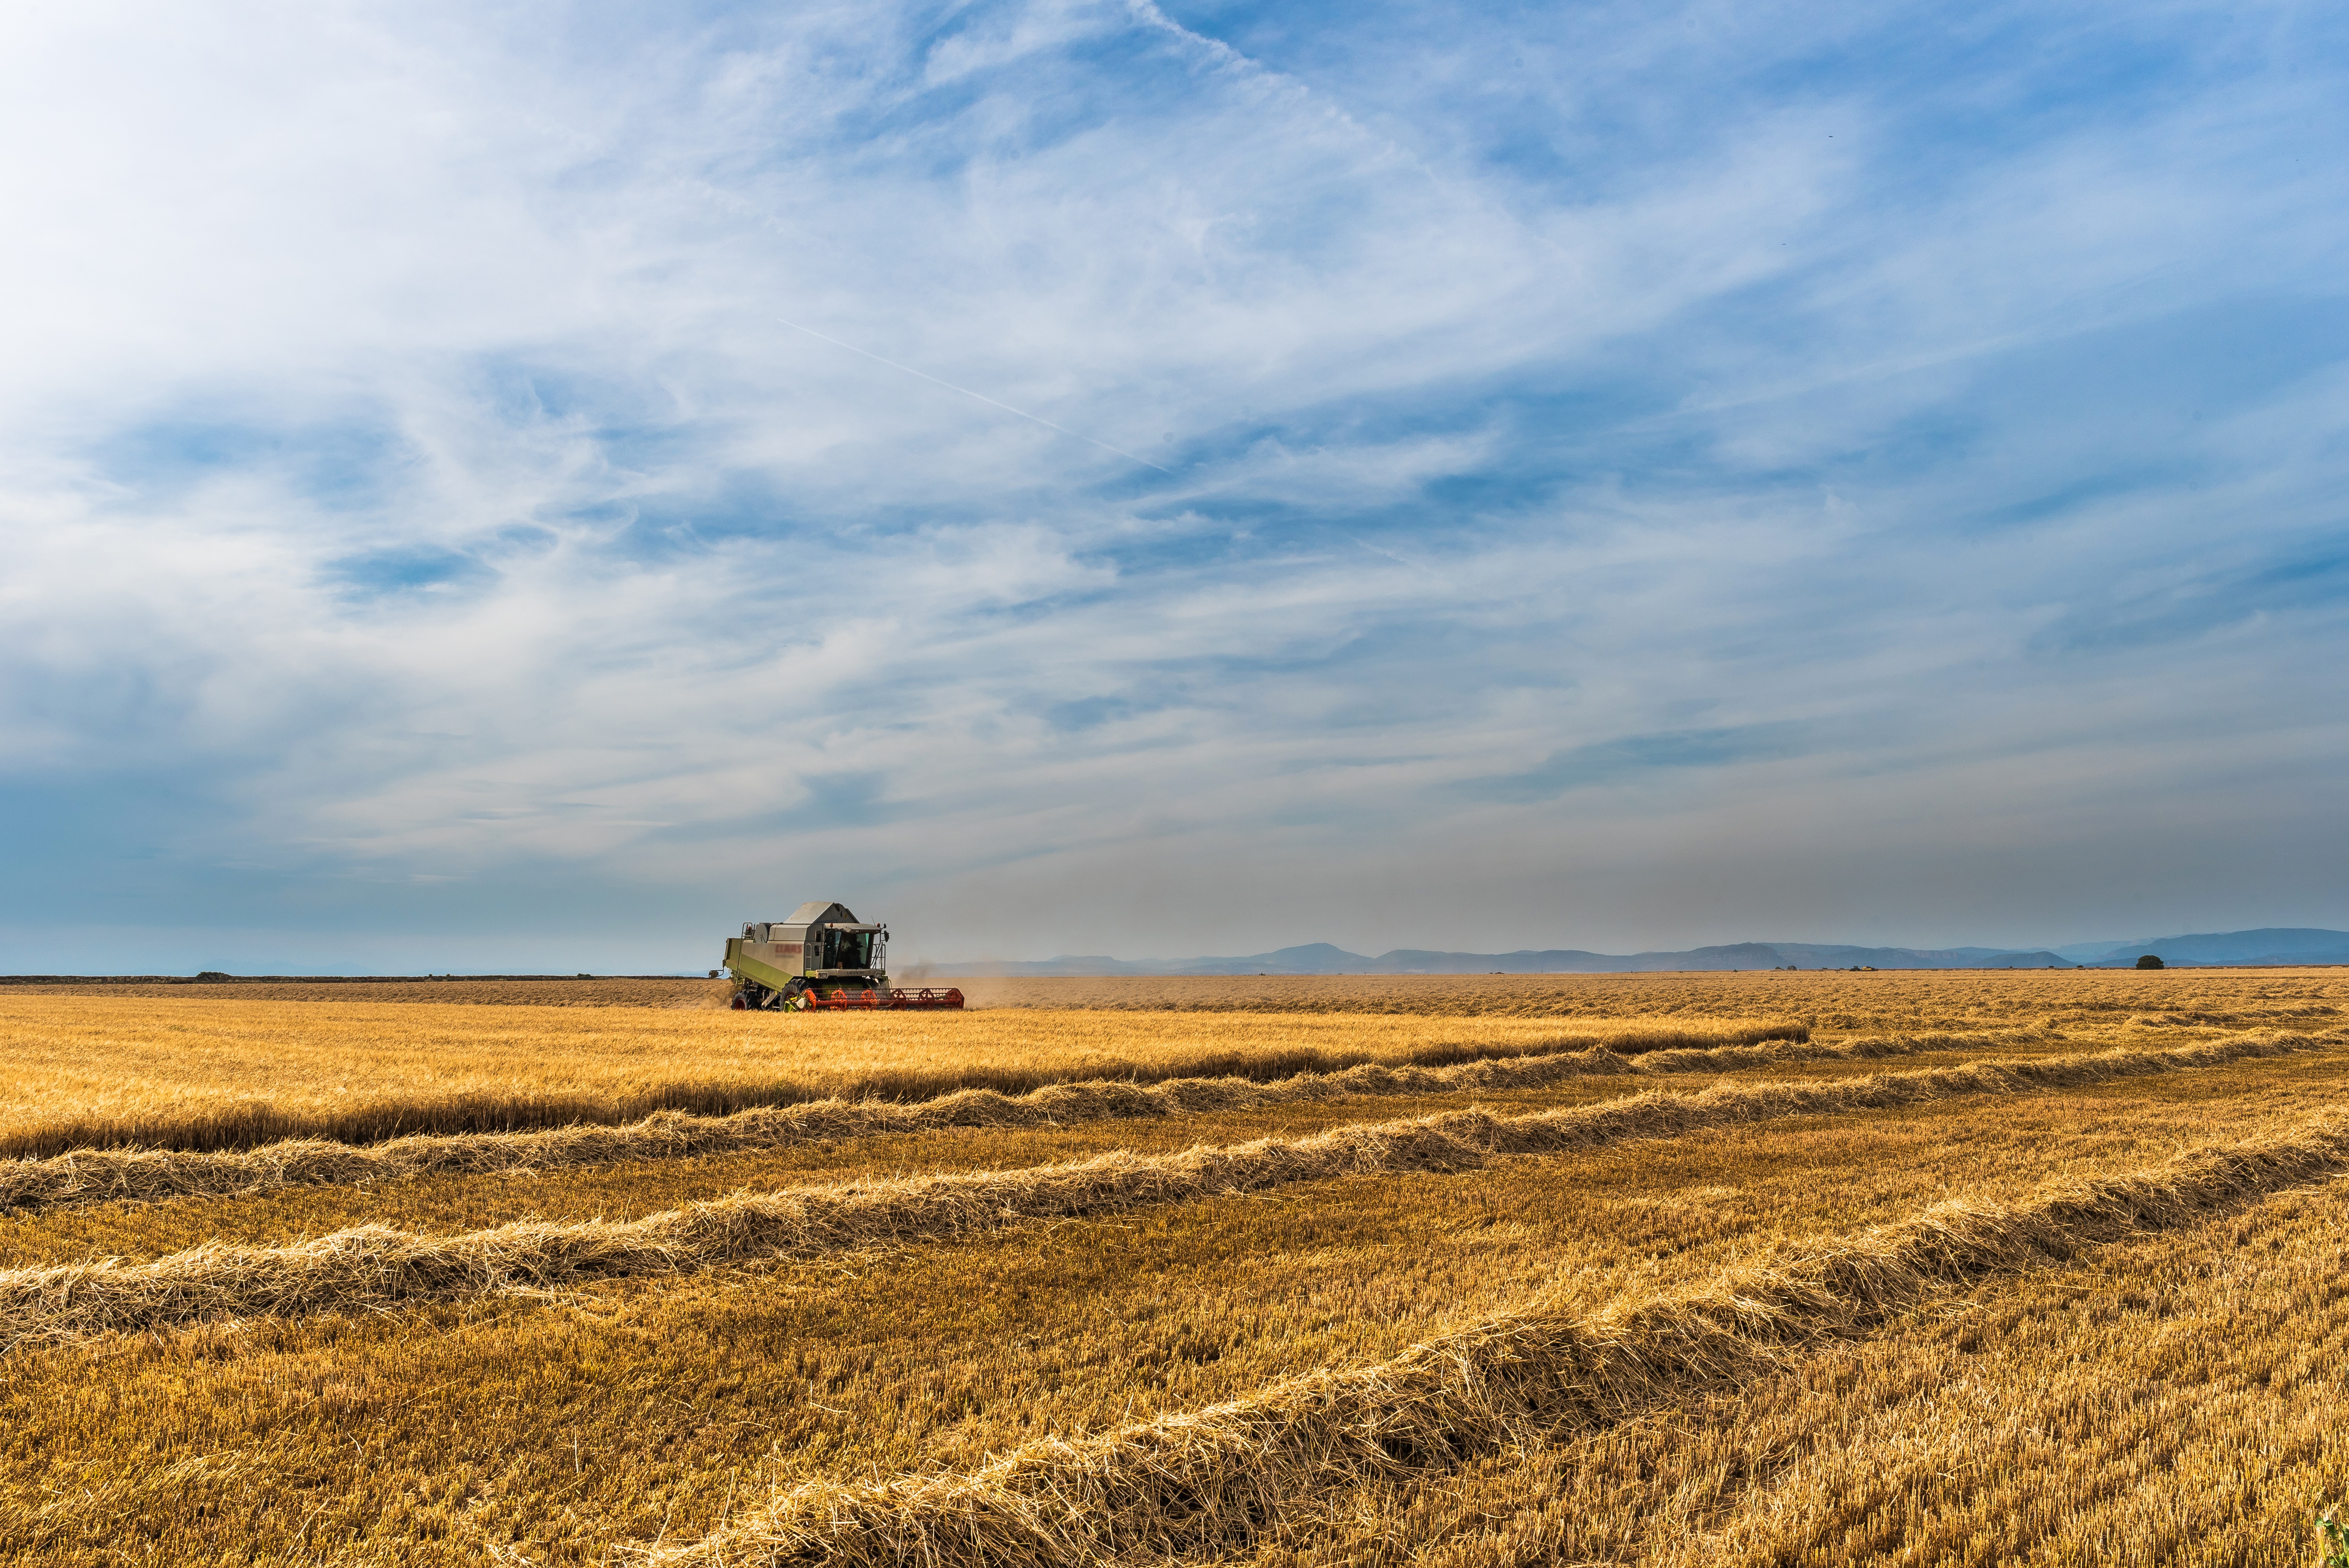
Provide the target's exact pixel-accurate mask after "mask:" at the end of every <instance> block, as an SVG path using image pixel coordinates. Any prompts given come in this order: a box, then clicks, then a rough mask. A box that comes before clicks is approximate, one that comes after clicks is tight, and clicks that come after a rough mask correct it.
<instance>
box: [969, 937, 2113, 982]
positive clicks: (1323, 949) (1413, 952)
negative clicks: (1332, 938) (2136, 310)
mask: <svg viewBox="0 0 2349 1568" xmlns="http://www.w3.org/2000/svg"><path fill="white" fill-rule="evenodd" d="M2136 957H2137V955H2136V954H2134V953H2132V954H2130V955H2129V961H2130V962H2131V963H2135V962H2136ZM1785 965H1794V966H1795V967H1796V968H1798V969H1849V968H1852V967H1854V966H1855V965H1872V966H1874V967H1875V968H1878V969H2046V968H2051V967H2063V968H2069V967H2071V965H2070V964H2069V963H2068V962H2067V961H2066V960H2064V959H2062V958H2058V957H2057V956H2056V955H2055V954H2053V953H2050V952H2047V951H2045V950H2044V949H2040V948H2033V949H2031V950H2029V951H2027V952H2025V951H2011V950H2008V949H2004V948H1997V947H1951V948H1914V947H1847V946H1837V945H1833V944H1818V943H1808V942H1739V943H1733V944H1729V945H1727V946H1722V947H1692V948H1689V949H1686V950H1684V951H1680V952H1672V953H1586V952H1583V951H1582V950H1580V949H1579V948H1551V949H1546V950H1544V951H1541V952H1533V951H1520V952H1516V953H1437V952H1432V951H1429V950H1427V949H1423V948H1413V947H1398V948H1393V949H1391V950H1390V951H1388V952H1385V953H1381V954H1377V955H1375V956H1372V955H1370V954H1361V953H1349V952H1347V951H1346V950H1345V949H1344V948H1342V947H1333V946H1331V945H1330V944H1329V943H1326V942H1311V943H1307V944H1304V945H1303V946H1300V947H1281V948H1276V949H1275V950H1273V951H1272V952H1270V953H1251V954H1244V955H1241V956H1239V957H1234V958H1180V959H1148V958H1145V959H1122V958H1107V957H1081V958H1079V957H1071V958H1046V959H1040V960H1032V961H1018V960H1003V959H986V960H981V961H979V962H977V963H967V964H933V965H930V966H929V967H930V968H931V970H932V971H934V972H935V973H936V974H939V975H1005V976H1019V977H1044V976H1050V975H1492V974H1500V975H1624V974H1653V973H1656V972H1659V971H1663V970H1682V971H1685V970H1703V971H1720V972H1725V971H1729V970H1740V969H1777V968H1782V967H1785Z"/></svg>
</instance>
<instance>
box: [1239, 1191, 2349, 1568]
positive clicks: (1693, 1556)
mask: <svg viewBox="0 0 2349 1568" xmlns="http://www.w3.org/2000/svg"><path fill="white" fill-rule="evenodd" d="M2344 1189H2349V1183H2344V1182H2341V1181H2324V1182H2321V1183H2319V1184H2317V1185H2316V1186H2313V1187H2308V1188H2298V1189H2293V1190H2291V1191H2285V1192H2282V1193H2279V1194H2276V1195H2274V1196H2271V1197H2268V1198H2266V1199H2264V1200H2261V1202H2257V1203H2255V1204H2253V1205H2251V1207H2249V1208H2248V1209H2247V1210H2246V1211H2245V1212H2242V1213H2241V1214H2240V1215H2238V1216H2236V1217H2233V1218H2230V1219H2228V1220H2223V1221H2220V1222H2215V1223H2212V1224H2208V1225H2201V1226H2193V1227H2189V1228H2188V1229H2186V1230H2183V1231H2177V1232H2169V1233H2159V1234H2156V1235H2153V1236H2148V1237H2146V1238H2143V1239H2123V1240H2121V1241H2118V1242H2116V1243H2112V1244H2110V1245H2108V1246H2106V1247H2103V1248H2099V1249H2097V1250H2095V1252H2093V1253H2088V1254H2086V1255H2085V1256H2084V1257H2082V1258H2081V1259H2080V1260H2079V1261H2077V1262H2075V1264H2072V1265H2071V1266H2069V1267H2062V1266H2051V1267H2045V1268H2033V1269H2030V1270H2028V1271H2027V1272H2026V1273H2024V1274H2023V1275H2022V1276H2021V1277H2020V1278H2014V1277H1996V1278H1992V1279H1991V1280H1988V1281H1985V1282H1984V1283H1982V1284H1978V1285H1976V1286H1975V1287H1974V1288H1973V1289H1971V1290H1970V1291H1963V1292H1958V1293H1952V1294H1951V1295H1939V1294H1937V1295H1933V1296H1931V1297H1929V1298H1927V1300H1926V1302H1925V1303H1923V1304H1921V1305H1920V1308H1919V1309H1918V1310H1914V1311H1912V1312H1910V1313H1909V1314H1908V1315H1905V1316H1904V1317H1903V1318H1902V1319H1901V1320H1900V1321H1899V1322H1898V1323H1897V1324H1893V1325H1888V1326H1886V1328H1885V1329H1884V1330H1882V1331H1879V1332H1878V1333H1877V1334H1874V1335H1871V1336H1866V1337H1864V1338H1859V1339H1854V1340H1844V1341H1837V1342H1830V1343H1828V1344H1826V1345H1824V1346H1820V1347H1819V1348H1818V1349H1817V1350H1816V1351H1815V1352H1813V1353H1812V1354H1808V1355H1804V1356H1797V1357H1789V1358H1787V1359H1786V1360H1785V1362H1784V1363H1783V1364H1781V1365H1779V1366H1778V1367H1775V1368H1770V1367H1762V1368H1759V1370H1761V1371H1762V1372H1763V1373H1764V1375H1763V1376H1760V1377H1749V1378H1741V1379H1739V1380H1738V1381H1737V1382H1736V1383H1735V1384H1734V1385H1733V1386H1732V1387H1724V1388H1721V1389H1717V1390H1714V1391H1712V1392H1710V1393H1709V1394H1706V1395H1704V1396H1703V1397H1702V1398H1692V1399H1676V1400H1671V1401H1669V1402H1665V1403H1663V1404H1660V1405H1659V1406H1657V1407H1656V1408H1653V1409H1651V1410H1650V1411H1648V1412H1646V1413H1644V1414H1640V1415H1635V1416H1634V1417H1632V1418H1630V1419H1629V1420H1626V1421H1623V1422H1621V1423H1619V1424H1616V1425H1612V1426H1608V1427H1602V1428H1599V1429H1592V1430H1587V1431H1583V1432H1579V1433H1574V1434H1569V1435H1568V1436H1567V1437H1565V1438H1564V1439H1563V1440H1560V1441H1557V1442H1555V1443H1550V1444H1545V1445H1529V1446H1527V1447H1525V1448H1519V1449H1508V1450H1504V1451H1502V1452H1499V1453H1495V1454H1494V1455H1492V1456H1490V1457H1489V1458H1487V1459H1485V1460H1475V1461H1471V1462H1470V1463H1469V1464H1467V1465H1464V1467H1462V1469H1461V1470H1458V1471H1456V1472H1454V1473H1451V1474H1444V1475H1436V1476H1427V1477H1418V1478H1413V1479H1412V1480H1406V1481H1402V1482H1400V1483H1387V1482H1372V1483H1371V1484H1369V1485H1367V1486H1364V1487H1361V1488H1358V1489H1354V1490H1353V1491H1347V1492H1341V1493H1338V1494H1333V1495H1331V1496H1328V1497H1325V1498H1322V1499H1320V1500H1319V1501H1318V1503H1317V1506H1316V1509H1315V1510H1314V1512H1315V1513H1316V1514H1318V1515H1319V1519H1318V1520H1308V1519H1304V1518H1296V1519H1293V1520H1292V1521H1291V1522H1290V1525H1291V1527H1290V1528H1281V1527H1279V1526H1276V1527H1275V1528H1273V1529H1270V1530H1268V1532H1266V1536H1265V1538H1264V1539H1263V1542H1262V1544H1261V1545H1260V1547H1259V1549H1258V1551H1257V1553H1254V1554H1253V1555H1252V1556H1251V1558H1250V1559H1249V1561H1250V1563H1252V1564H1253V1568H1354V1565H1355V1564H1358V1563H1367V1562H1385V1563H1404V1562H1407V1563H1413V1564H1415V1565H1417V1568H1490V1565H1491V1564H1494V1563H1642V1564H1647V1565H1649V1568H1780V1565H1782V1564H1788V1563H1806V1564H1818V1563H1931V1564H1933V1565H1934V1568H2006V1565H2008V1564H2012V1563H2042V1564H2057V1563H2078V1564H2086V1563H2161V1564H2165V1565H2168V1564H2176V1565H2180V1568H2184V1565H2188V1564H2191V1565H2194V1568H2205V1565H2207V1568H2220V1565H2224V1568H2302V1565H2303V1564H2305V1563H2307V1562H2308V1561H2309V1556H2308V1553H2307V1551H2306V1542H2307V1538H2308V1533H2309V1523H2310V1521H2311V1520H2313V1518H2314V1517H2315V1516H2316V1514H2317V1513H2318V1512H2319V1511H2323V1510H2325V1509H2329V1508H2333V1507H2335V1506H2337V1505H2338V1504H2339V1502H2340V1500H2341V1497H2342V1493H2343V1490H2344V1477H2349V1429H2344V1426H2343V1423H2342V1421H2341V1418H2340V1399H2341V1370H2340V1368H2341V1357H2342V1348H2343V1346H2344V1341H2349V1289H2344V1283H2343V1270H2344V1265H2349V1249H2344V1245H2343V1241H2342V1237H2343V1227H2344V1222H2349V1190H2344Z"/></svg>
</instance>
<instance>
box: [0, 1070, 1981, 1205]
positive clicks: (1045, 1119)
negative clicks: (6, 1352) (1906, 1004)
mask: <svg viewBox="0 0 2349 1568" xmlns="http://www.w3.org/2000/svg"><path fill="white" fill-rule="evenodd" d="M1999 1043H2000V1042H1999V1041H1997V1040H1996V1039H1994V1038H1992V1037H1986V1036H1962V1037H1961V1036H1950V1035H1928V1036H1918V1037H1907V1038H1901V1039H1889V1040H1888V1039H1863V1040H1851V1041H1847V1042H1845V1043H1843V1044H1840V1045H1818V1044H1806V1043H1803V1042H1800V1041H1779V1042H1775V1043H1773V1044H1770V1045H1763V1046H1723V1047H1715V1048H1713V1049H1709V1050H1692V1049H1687V1048H1680V1049H1672V1050H1659V1051H1653V1052H1650V1053H1647V1054H1643V1055H1640V1056H1628V1057H1627V1056H1624V1055H1622V1054H1620V1053H1619V1052H1618V1051H1616V1050H1613V1049H1611V1048H1609V1047H1605V1046H1600V1047H1595V1048H1593V1049H1590V1050H1587V1051H1575V1052H1568V1053H1561V1054H1558V1055H1555V1056H1536V1057H1501V1058H1486V1059H1484V1060H1479V1061H1470V1062H1458V1063H1454V1065H1453V1066H1451V1067H1444V1068H1423V1067H1411V1066H1406V1067H1400V1068H1391V1067H1385V1066H1380V1065H1371V1064H1365V1065H1363V1066H1361V1067H1353V1068H1346V1069H1344V1070H1343V1071H1340V1072H1319V1073H1299V1074H1297V1075H1296V1076H1294V1077H1292V1078H1280V1079H1277V1080H1275V1081H1273V1082H1271V1083H1257V1082H1255V1081H1253V1080H1251V1079H1248V1078H1170V1079H1167V1080H1166V1081H1164V1082H1163V1083H1156V1084H1150V1085H1140V1084H1134V1083H1130V1082H1114V1081H1100V1080H1096V1081H1092V1082H1088V1083H1077V1084H1054V1085H1051V1086H1050V1087H1049V1088H1040V1089H1036V1090H1033V1091H1031V1092H1030V1093H1028V1094H1024V1095H1019V1096H1011V1095H1005V1094H1001V1093H999V1092H998V1091H996V1090H994V1089H963V1090H960V1091H957V1092H956V1093H953V1094H948V1095H943V1096H941V1097H939V1098H938V1099H927V1100H916V1101H913V1102H910V1103H908V1102H903V1101H896V1100H873V1099H866V1100H844V1099H824V1100H815V1101H812V1102H808V1103H805V1104H801V1105H792V1106H778V1107H760V1108H757V1109H750V1110H744V1111H737V1112H735V1113H734V1114H733V1115H732V1116H724V1117H712V1116H696V1115H694V1114H692V1113H691V1112H688V1111H677V1110H667V1111H657V1112H655V1113H654V1114H653V1115H651V1116H648V1117H647V1118H646V1119H644V1120H642V1121H638V1122H634V1123H631V1124H629V1125H627V1126H625V1127H599V1126H595V1125H593V1124H589V1125H584V1126H572V1127H564V1128H554V1129H550V1130H545V1131H542V1132H507V1133H456V1134H449V1135H435V1134H429V1133H428V1134H419V1135H416V1136H412V1137H409V1138H399V1139H394V1140H390V1141H389V1142H386V1143H375V1144H349V1143H336V1142H330V1141H327V1140H319V1139H302V1140H287V1141H285V1142H279V1143H270V1144H264V1146H262V1147H261V1148H259V1149H254V1150H240V1151H237V1152H234V1153H219V1154H212V1153H200V1152H190V1151H186V1150H171V1149H110V1148H109V1149H84V1150H73V1151H71V1152H69V1153H65V1154H59V1155H54V1156H51V1157H49V1158H47V1159H30V1160H16V1161H5V1162H0V1209H18V1210H24V1209H39V1208H47V1207H53V1206H55V1205H57V1204H61V1203H90V1202H115V1201H130V1202H156V1201H160V1200H164V1199H171V1198H188V1197H221V1196H231V1195H234V1196H247V1195H251V1194H254V1193H260V1192H267V1191H274V1190H276V1189H278V1188H283V1187H326V1186H346V1185H352V1184H356V1183H358V1182H363V1181H389V1180H396V1179H398V1178H400V1177H406V1176H417V1175H424V1174H438V1173H446V1172H454V1171H462V1172H466V1173H470V1174H482V1173H490V1172H496V1171H553V1170H562V1169H565V1168H575V1167H579V1166H587V1165H612V1164H618V1163H621V1162H623V1161H648V1160H687V1159H696V1158H699V1157H701V1156H705V1155H710V1154H723V1153H734V1152H738V1151H740V1150H752V1149H782V1148H789V1147H792V1146H793V1145H795V1144H802V1143H812V1142H823V1141H837V1140H846V1139H854V1138H875V1137H885V1136H888V1135H892V1134H904V1133H915V1132H931V1131H938V1130H946V1129H950V1128H979V1127H988V1128H1013V1127H1065V1126H1070V1125H1074V1124H1078V1123H1083V1122H1090V1121H1114V1120H1125V1119H1144V1118H1163V1117H1175V1116H1192V1115H1197V1114H1200V1113H1202V1112H1207V1111H1228V1110H1238V1109H1255V1108H1260V1107H1268V1106H1278V1105H1304V1104H1315V1103H1320V1102H1324V1101H1329V1100H1337V1099H1376V1098H1381V1097H1388V1096H1402V1095H1434V1094H1459V1093H1500V1092H1506V1091H1510V1090H1519V1089H1530V1088H1546V1087H1547V1086H1549V1085H1552V1084H1556V1083H1562V1082H1565V1081H1567V1080H1569V1079H1573V1078H1624V1077H1638V1076H1642V1075H1644V1076H1651V1077H1652V1076H1660V1075H1665V1074H1678V1073H1709V1072H1733V1071H1737V1070H1740V1069H1743V1068H1755V1067H1786V1066H1790V1065H1793V1064H1795V1063H1798V1062H1857V1061H1880V1060H1884V1059H1887V1058H1889V1057H1906V1056H1916V1055H1920V1054H1927V1053H1933V1052H1940V1051H1951V1050H1961V1049H1968V1048H1972V1049H1981V1048H1986V1047H1992V1046H1994V1045H1996V1044H1999Z"/></svg>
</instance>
